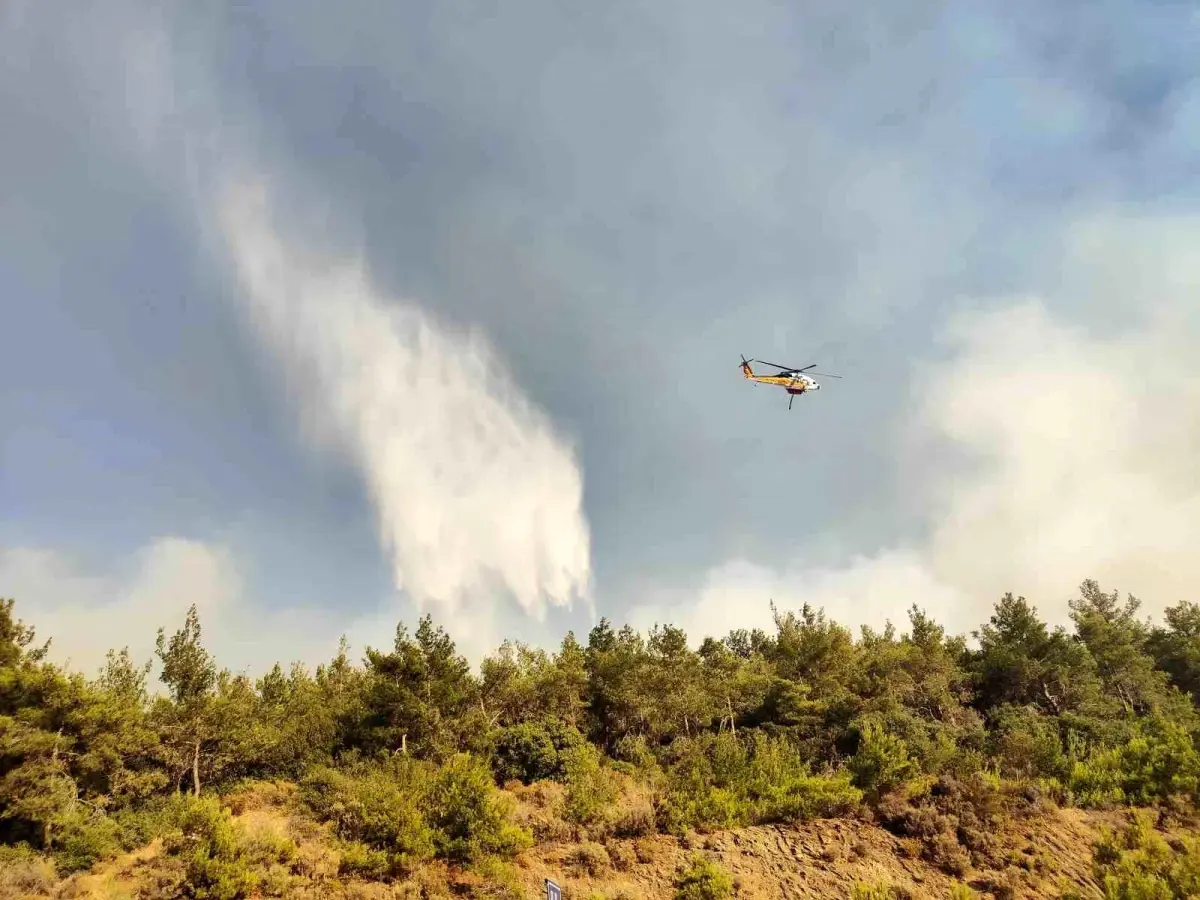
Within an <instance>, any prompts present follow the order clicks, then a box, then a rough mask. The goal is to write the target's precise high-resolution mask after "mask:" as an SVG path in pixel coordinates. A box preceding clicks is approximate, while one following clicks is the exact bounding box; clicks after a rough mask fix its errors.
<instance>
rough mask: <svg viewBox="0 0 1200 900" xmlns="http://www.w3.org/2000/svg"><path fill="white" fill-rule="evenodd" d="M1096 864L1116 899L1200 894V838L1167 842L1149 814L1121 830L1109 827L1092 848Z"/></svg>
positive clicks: (1178, 899) (1165, 899)
mask: <svg viewBox="0 0 1200 900" xmlns="http://www.w3.org/2000/svg"><path fill="white" fill-rule="evenodd" d="M1092 859H1093V869H1094V873H1095V877H1096V881H1098V882H1099V883H1100V884H1101V885H1102V886H1103V888H1104V893H1105V897H1107V898H1112V900H1182V898H1185V897H1196V896H1200V839H1196V838H1188V839H1185V840H1182V841H1177V842H1176V841H1173V842H1171V843H1168V842H1167V841H1166V840H1164V839H1163V838H1162V836H1161V835H1159V834H1156V833H1155V831H1154V829H1153V827H1152V825H1151V821H1150V818H1149V817H1148V816H1147V815H1146V814H1145V813H1140V812H1139V813H1135V814H1133V815H1132V816H1131V820H1130V823H1129V824H1128V825H1127V826H1126V827H1125V828H1124V829H1122V830H1121V831H1120V832H1116V833H1114V832H1106V833H1105V834H1103V835H1102V836H1101V837H1100V839H1099V840H1097V841H1096V844H1095V846H1094V847H1093V852H1092Z"/></svg>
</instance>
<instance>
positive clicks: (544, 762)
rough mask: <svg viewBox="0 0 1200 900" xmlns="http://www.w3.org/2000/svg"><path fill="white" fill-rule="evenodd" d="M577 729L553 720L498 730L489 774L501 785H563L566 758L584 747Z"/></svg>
mask: <svg viewBox="0 0 1200 900" xmlns="http://www.w3.org/2000/svg"><path fill="white" fill-rule="evenodd" d="M585 740H586V739H585V738H584V736H583V735H582V734H581V733H580V732H579V729H577V728H573V727H571V726H570V725H567V724H566V723H565V722H561V721H557V720H555V719H545V720H542V721H540V722H522V723H521V724H519V725H512V726H510V727H508V728H502V729H500V730H499V731H498V732H497V734H496V736H495V737H494V738H493V741H492V772H493V773H494V774H495V776H496V779H497V780H498V781H499V782H500V783H501V784H503V783H504V782H506V781H510V780H512V779H516V780H518V781H521V782H522V783H524V784H531V783H533V782H534V781H540V780H541V779H544V778H550V779H553V780H555V781H565V780H566V777H567V767H566V761H567V758H566V754H567V753H568V752H569V751H570V750H573V749H574V748H576V747H579V746H581V745H582V744H583V743H585Z"/></svg>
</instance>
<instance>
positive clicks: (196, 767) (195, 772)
mask: <svg viewBox="0 0 1200 900" xmlns="http://www.w3.org/2000/svg"><path fill="white" fill-rule="evenodd" d="M192 796H193V797H199V796H200V740H199V739H197V740H196V743H195V746H193V747H192Z"/></svg>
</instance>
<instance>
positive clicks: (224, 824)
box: [164, 797, 259, 900]
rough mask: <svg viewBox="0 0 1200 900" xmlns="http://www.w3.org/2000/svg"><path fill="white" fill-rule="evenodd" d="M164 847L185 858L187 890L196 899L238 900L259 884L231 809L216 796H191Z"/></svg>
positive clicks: (184, 802) (183, 805)
mask: <svg viewBox="0 0 1200 900" xmlns="http://www.w3.org/2000/svg"><path fill="white" fill-rule="evenodd" d="M164 849H165V850H166V851H167V853H169V854H170V855H172V856H176V857H178V858H179V859H181V860H182V861H183V864H184V870H185V873H186V881H185V884H184V890H185V892H186V894H187V896H189V897H195V898H197V900H238V898H241V897H245V896H247V895H249V894H250V893H251V892H253V891H254V890H255V889H256V888H257V887H258V885H259V874H258V873H257V872H256V871H255V869H254V867H253V865H252V864H253V862H254V861H253V860H252V858H251V857H250V855H249V854H248V853H247V852H246V847H245V844H244V842H243V837H242V835H241V834H240V832H239V831H238V829H237V827H236V826H235V824H234V822H233V817H232V815H231V814H230V812H229V810H228V809H226V808H224V807H222V806H221V804H220V802H219V801H218V800H217V799H216V798H214V797H196V798H192V797H189V798H187V799H186V800H184V801H183V802H182V804H181V805H180V808H179V810H178V827H177V830H176V831H175V832H174V833H173V834H169V835H168V836H167V838H166V840H165V841H164Z"/></svg>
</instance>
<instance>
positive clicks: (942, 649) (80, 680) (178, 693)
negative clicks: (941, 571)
mask: <svg viewBox="0 0 1200 900" xmlns="http://www.w3.org/2000/svg"><path fill="white" fill-rule="evenodd" d="M1140 608H1141V604H1140V603H1139V601H1138V600H1137V599H1136V598H1134V597H1129V596H1127V597H1126V598H1125V599H1124V600H1122V599H1121V597H1120V596H1119V594H1118V593H1117V592H1116V591H1112V592H1108V593H1106V592H1105V591H1103V590H1102V589H1101V588H1100V586H1099V585H1098V584H1097V583H1096V582H1094V581H1090V580H1089V581H1084V582H1083V583H1082V585H1081V587H1080V589H1079V592H1078V596H1077V597H1075V598H1074V599H1073V600H1072V601H1071V606H1070V609H1071V623H1072V624H1071V627H1069V628H1063V627H1056V628H1051V627H1050V626H1048V625H1047V624H1046V622H1044V621H1043V620H1042V619H1041V618H1040V617H1039V614H1038V612H1037V609H1036V608H1035V606H1034V605H1032V604H1031V603H1030V602H1028V601H1027V600H1025V599H1024V598H1023V597H1019V596H1013V595H1012V594H1011V593H1010V594H1005V595H1003V596H1002V597H1001V598H1000V599H999V600H998V602H996V603H995V604H994V607H993V611H992V615H991V616H990V618H989V619H988V621H987V622H986V623H984V624H982V625H981V627H980V628H979V629H978V630H977V631H975V632H973V634H972V635H970V636H969V637H968V636H965V635H964V636H955V635H949V634H947V633H946V632H945V630H944V629H943V628H942V627H941V626H939V625H938V623H937V622H935V621H933V620H932V619H931V618H930V617H929V616H927V615H926V614H925V613H924V612H922V611H921V610H920V609H919V608H917V607H915V606H914V607H913V608H912V609H911V610H910V612H909V615H908V621H907V623H904V625H903V626H902V627H897V626H895V625H892V624H888V625H887V626H886V627H884V628H882V629H881V630H873V629H871V628H863V629H862V630H861V633H858V634H855V633H853V632H852V631H851V630H849V629H847V628H845V627H843V626H841V625H839V624H837V623H836V622H834V621H832V620H830V619H829V618H828V617H827V616H826V615H825V613H824V611H822V610H816V609H812V608H809V607H807V606H805V607H803V608H802V609H800V610H798V611H780V610H778V609H776V608H775V607H774V606H772V612H773V613H774V627H773V629H771V630H769V631H768V630H735V631H733V632H731V633H730V634H728V635H725V636H724V637H719V638H718V637H711V636H710V637H705V638H704V639H703V642H702V643H700V644H699V646H698V649H693V648H694V647H695V646H696V645H695V643H694V642H689V636H687V635H685V634H684V633H683V632H682V631H681V630H679V629H678V628H674V627H671V626H660V627H655V628H654V629H652V630H650V631H649V632H648V633H646V634H642V633H639V632H637V631H634V630H633V629H631V628H629V627H624V628H620V629H617V628H616V627H615V626H614V625H613V624H612V623H611V622H609V621H608V620H604V619H602V620H600V622H599V624H597V625H596V626H595V627H594V628H593V629H592V630H591V632H590V633H589V634H588V635H587V636H586V641H581V640H580V639H578V638H577V637H576V636H575V635H574V634H572V633H568V634H567V635H566V636H565V637H564V638H563V639H562V641H561V644H560V645H559V646H558V648H557V650H556V651H554V652H547V651H545V650H541V649H536V648H532V647H529V646H525V645H523V644H521V643H519V642H505V643H503V644H502V645H501V646H500V647H499V648H498V649H497V650H496V651H495V652H493V653H492V654H491V655H489V656H488V657H487V658H486V659H485V660H484V661H483V663H482V664H481V666H480V667H479V668H478V670H477V671H476V670H474V669H473V668H472V667H471V666H470V665H469V664H468V663H467V661H466V660H465V659H464V658H463V657H462V655H461V654H459V652H458V651H457V649H456V646H455V643H454V641H453V639H452V637H451V636H450V635H449V634H447V633H446V632H445V631H444V630H443V629H442V628H441V627H439V626H437V625H436V624H435V623H434V622H433V620H432V619H431V618H430V617H428V616H426V617H424V618H422V619H421V620H420V621H419V623H417V626H416V628H415V630H414V631H410V630H409V628H408V627H406V626H405V625H404V624H401V625H399V626H398V627H397V629H396V633H395V639H394V642H393V643H392V645H391V646H390V647H385V648H379V649H375V648H371V649H367V650H366V651H365V654H364V655H363V657H362V658H361V659H355V658H351V656H350V655H349V653H348V651H347V649H346V646H345V644H344V643H343V645H342V648H341V650H340V651H339V653H338V654H337V655H336V656H335V657H334V658H333V659H331V660H329V661H328V662H327V663H325V664H322V665H320V666H317V667H316V668H315V670H310V669H307V668H305V667H303V666H300V665H295V666H292V667H291V668H285V667H283V666H282V665H279V664H277V665H275V666H274V668H272V669H271V670H270V671H268V672H267V673H266V674H265V675H263V676H261V677H259V678H257V679H252V678H249V677H247V676H245V675H241V674H236V673H232V672H230V671H229V670H228V669H226V668H224V667H222V666H221V664H220V661H219V660H217V659H214V658H213V656H212V655H211V654H210V653H209V651H208V650H206V648H205V644H204V635H203V632H202V628H201V622H200V620H199V618H198V616H197V613H196V610H195V609H194V608H193V609H192V610H191V611H190V612H189V613H188V615H187V617H186V620H185V621H183V622H182V623H180V622H175V623H167V625H166V626H165V627H164V628H162V629H160V630H159V631H158V639H157V645H156V646H157V649H156V653H155V658H154V659H151V660H146V661H140V660H135V659H133V658H131V656H130V654H129V652H128V651H127V650H118V649H113V650H110V651H109V653H108V657H107V663H106V665H105V666H104V667H103V669H102V670H101V671H98V672H96V673H94V674H91V675H88V674H85V673H78V672H72V671H65V670H63V669H62V668H61V667H59V666H57V665H55V664H53V663H52V662H51V661H50V658H49V653H48V651H49V645H48V643H47V642H45V641H41V640H39V638H38V636H37V633H36V630H35V626H34V625H32V624H27V623H26V622H25V621H24V620H22V619H21V618H19V617H18V616H19V613H20V612H21V611H20V610H18V608H17V605H16V603H15V602H14V601H13V600H4V601H0V869H4V868H6V867H8V870H9V871H11V872H16V871H18V870H20V871H21V872H24V873H25V875H24V876H22V877H26V878H30V879H33V878H34V874H33V873H34V872H35V870H36V871H38V872H41V873H43V876H44V878H45V879H46V885H51V884H53V883H54V882H55V880H56V879H61V878H64V877H67V876H69V875H71V873H82V872H86V871H88V870H89V869H92V868H93V867H95V866H98V865H100V864H102V863H104V861H106V860H112V859H114V858H116V857H118V856H119V855H121V854H124V853H129V852H131V851H134V850H136V849H137V848H139V847H143V846H145V845H147V844H149V843H150V842H152V841H155V840H159V841H161V847H162V848H163V849H162V851H161V854H162V858H163V859H164V860H168V861H170V866H168V867H167V868H166V869H163V871H162V872H161V873H160V875H159V876H157V877H159V879H160V882H159V883H158V884H157V885H156V886H155V887H154V889H153V891H152V892H151V893H147V894H145V895H146V896H191V897H214V898H222V900H234V898H238V897H248V896H302V895H303V896H314V897H316V896H332V895H335V894H336V893H337V891H338V890H341V889H342V888H339V887H338V886H339V885H341V886H342V887H344V886H345V885H346V884H349V883H351V882H355V883H367V882H370V883H377V884H380V885H393V886H395V887H393V888H389V890H393V893H392V894H387V895H382V894H377V895H369V894H362V896H414V897H419V896H450V895H449V894H445V893H439V890H441V889H440V888H437V887H436V886H431V885H433V880H432V876H430V875H429V873H431V872H434V871H439V872H442V873H446V872H475V873H482V875H480V878H481V879H482V880H481V881H480V882H479V883H480V884H486V885H490V887H488V888H487V890H490V891H492V893H490V894H488V893H482V892H481V893H478V894H477V895H478V896H526V894H522V893H521V892H520V889H519V887H518V886H516V884H515V881H514V879H513V878H512V877H509V876H511V873H512V863H511V861H512V860H513V859H514V858H515V857H516V856H517V855H518V854H520V853H522V851H525V850H527V849H528V848H530V847H532V846H534V845H536V844H538V843H545V842H548V841H560V842H564V841H565V842H575V844H577V848H576V850H574V851H572V852H573V853H576V855H578V856H579V857H580V858H581V859H582V864H584V865H587V864H588V861H587V858H586V857H587V856H588V854H589V853H591V854H597V853H600V852H601V850H602V848H603V846H604V842H605V841H606V840H609V839H613V840H616V839H629V840H636V839H641V838H646V837H648V836H654V835H660V836H661V835H665V836H673V837H675V838H678V839H680V840H682V841H688V840H694V838H695V836H696V835H708V834H716V833H721V832H727V831H730V830H733V829H740V828H747V827H752V826H757V825H764V824H770V823H779V824H783V825H791V824H795V823H803V822H812V821H814V820H820V819H845V820H861V821H869V822H873V823H877V824H878V825H879V826H880V827H882V828H884V829H887V830H888V832H890V833H892V834H895V835H900V836H902V837H903V838H904V839H905V840H907V841H909V842H910V843H911V844H912V845H913V846H914V847H916V848H917V850H916V851H915V852H918V853H919V855H920V856H921V858H922V859H924V860H926V861H927V862H928V863H929V864H930V865H931V866H935V867H936V868H937V869H939V870H940V871H943V872H946V873H949V875H951V876H953V877H954V878H957V879H962V880H963V881H964V882H965V881H966V880H967V879H968V878H969V876H970V873H971V872H972V871H974V870H975V869H977V868H979V867H981V866H985V865H987V864H992V865H995V864H996V860H997V857H998V854H1000V853H1002V852H1003V848H1001V847H999V846H998V845H997V834H998V832H999V831H1000V830H1001V829H1000V828H999V825H998V823H999V822H1001V821H1003V820H1005V819H1010V818H1012V817H1025V818H1028V817H1032V816H1037V815H1039V814H1041V812H1042V811H1044V810H1048V809H1054V808H1058V809H1062V808H1072V809H1081V810H1131V809H1133V810H1140V811H1143V812H1145V811H1150V812H1151V813H1152V815H1151V818H1150V819H1145V818H1144V817H1143V818H1136V819H1133V820H1131V821H1133V822H1134V824H1133V825H1131V826H1130V828H1129V829H1127V830H1126V832H1123V833H1120V834H1118V833H1114V834H1113V835H1112V836H1110V837H1109V838H1107V840H1108V841H1109V844H1108V845H1107V847H1108V849H1107V850H1105V849H1104V848H1103V847H1100V848H1099V849H1098V850H1097V852H1096V857H1095V858H1096V873H1097V874H1096V883H1097V884H1099V885H1100V886H1101V887H1102V888H1104V890H1105V891H1110V892H1109V893H1108V896H1112V897H1118V896H1119V897H1155V898H1158V897H1163V898H1171V897H1184V896H1196V895H1197V894H1200V847H1198V846H1197V845H1196V844H1193V843H1190V842H1188V841H1186V840H1185V841H1182V842H1181V841H1179V840H1173V841H1171V842H1170V844H1169V846H1168V845H1167V844H1164V843H1161V842H1159V843H1154V841H1157V840H1158V839H1157V838H1156V837H1155V836H1154V834H1152V833H1150V832H1149V831H1147V828H1150V825H1147V824H1146V823H1147V822H1150V823H1151V825H1155V826H1157V825H1161V824H1162V823H1165V822H1177V823H1185V824H1186V823H1190V822H1194V821H1195V820H1194V819H1193V818H1192V817H1193V816H1194V814H1195V811H1196V809H1197V802H1198V800H1200V752H1198V749H1197V747H1198V738H1200V716H1198V714H1197V706H1196V702H1197V698H1200V605H1197V604H1194V603H1190V602H1183V603H1180V604H1178V605H1176V606H1173V607H1171V608H1168V609H1167V610H1166V612H1165V615H1164V617H1163V619H1162V621H1160V622H1152V621H1150V620H1148V619H1143V618H1142V617H1141V615H1140V612H1139V611H1140ZM152 673H153V675H154V678H153V679H152V677H151V676H152ZM254 791H258V792H259V793H260V794H261V793H263V792H269V791H274V792H275V794H276V795H278V796H283V795H285V794H286V797H287V802H288V803H289V804H292V805H293V806H294V807H295V808H299V809H302V810H304V812H305V815H306V816H308V817H309V819H311V821H312V822H313V823H317V824H319V825H320V827H321V828H323V829H325V832H324V833H326V834H328V835H329V842H330V846H331V847H332V848H333V850H332V851H331V853H332V855H331V856H330V857H329V858H328V859H325V860H324V861H323V862H322V863H321V864H320V865H318V864H316V863H314V861H313V860H312V859H307V860H306V859H305V858H304V857H303V854H300V855H298V854H297V852H296V848H295V845H294V842H292V843H289V841H290V840H291V839H290V838H287V837H276V838H275V839H273V840H265V839H263V838H261V836H260V837H259V838H257V839H255V838H253V836H247V835H246V834H245V833H243V831H241V830H239V829H238V827H235V826H236V823H235V821H234V816H235V814H236V813H238V811H239V808H240V806H243V805H245V803H246V802H247V801H246V800H245V798H246V797H247V796H249V794H252V793H253V792H254ZM515 798H524V799H523V800H522V801H521V803H517V800H516V799H515ZM531 798H533V799H536V800H537V802H532V800H531ZM518 806H520V807H521V809H518ZM314 827H315V826H314ZM1139 829H1141V830H1140V831H1139ZM1151 831H1153V829H1152V828H1151ZM1147 842H1150V843H1147ZM597 847H599V848H601V850H597V849H596V848H597ZM597 864H600V863H597ZM689 865H690V866H691V868H689V869H688V870H687V871H681V872H680V873H679V874H678V876H677V878H676V883H677V887H676V894H675V896H678V897H694V898H705V897H722V896H732V895H733V893H731V892H736V886H732V885H731V882H730V879H729V877H728V876H727V875H726V874H724V873H723V872H721V871H720V870H719V867H714V865H713V864H712V863H711V862H708V861H706V860H704V859H703V858H701V857H699V856H698V857H696V858H695V859H694V860H692V862H691V863H689ZM506 866H507V867H508V868H507V869H506V868H505V867H506ZM38 867H41V868H38ZM506 872H508V875H507V876H506V875H505V873H506ZM506 878H507V884H508V886H507V887H505V884H506ZM35 880H36V879H35ZM0 883H2V879H0ZM322 885H323V886H322ZM1106 885H1107V887H1105V886H1106ZM400 886H406V887H404V890H408V891H410V893H407V894H405V893H402V892H400V891H401V889H400ZM993 887H994V886H993ZM9 889H10V890H11V891H14V892H15V893H13V894H12V895H13V896H22V894H21V892H20V889H19V888H14V887H12V886H11V885H10V888H9ZM42 889H45V890H49V888H48V887H46V888H42ZM25 890H26V891H30V890H31V888H29V887H26V888H25ZM483 890H484V889H483V888H480V891H483ZM961 890H962V891H964V892H967V893H963V894H959V895H957V896H969V895H970V894H969V892H970V890H971V889H970V888H968V887H966V886H965V884H964V886H963V887H962V889H961ZM305 891H310V893H307V894H306V893H305ZM505 891H507V892H508V893H504V892H505ZM856 891H858V893H857V896H863V897H867V896H874V895H873V894H871V889H870V888H869V886H863V887H861V888H856ZM1138 891H1141V893H1138ZM2 893H3V890H2V889H0V894H2ZM34 893H36V891H35V892H34ZM993 893H995V894H996V895H997V896H1003V893H1002V891H1001V890H1000V889H999V888H996V889H994V890H993ZM1010 896H1011V894H1010ZM1062 896H1064V897H1066V896H1071V895H1070V893H1069V892H1068V891H1066V890H1065V889H1064V893H1063V895H1062Z"/></svg>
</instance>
